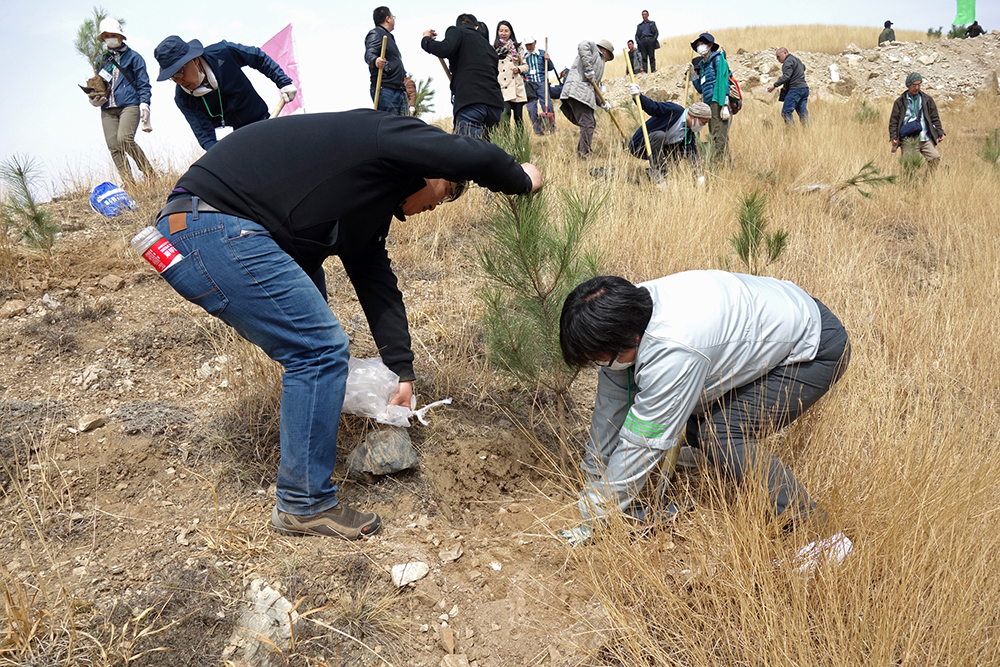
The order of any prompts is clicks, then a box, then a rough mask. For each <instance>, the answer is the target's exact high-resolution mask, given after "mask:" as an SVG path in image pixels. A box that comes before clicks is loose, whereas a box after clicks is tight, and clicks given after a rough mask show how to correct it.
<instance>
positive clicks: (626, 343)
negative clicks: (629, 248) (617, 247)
mask: <svg viewBox="0 0 1000 667" xmlns="http://www.w3.org/2000/svg"><path fill="white" fill-rule="evenodd" d="M652 316H653V297H652V296H650V294H649V291H648V290H646V289H644V288H642V287H636V286H635V285H633V284H632V283H630V282H629V281H627V280H625V279H624V278H620V277H618V276H597V277H596V278H591V279H590V280H588V281H586V282H583V283H580V284H579V285H577V286H576V288H575V289H574V290H573V291H572V292H570V295H569V296H568V297H566V301H565V303H563V309H562V315H561V316H560V318H559V346H560V347H561V348H562V355H563V359H564V360H565V361H566V363H567V364H569V365H570V366H582V365H584V364H586V363H587V362H588V361H591V360H593V359H594V358H595V357H600V356H608V357H610V358H612V359H614V358H615V357H617V356H618V355H619V354H621V353H622V352H624V351H625V350H628V349H631V348H633V347H635V346H636V345H638V342H639V339H640V338H642V334H643V332H644V331H645V330H646V326H647V325H649V318H651V317H652Z"/></svg>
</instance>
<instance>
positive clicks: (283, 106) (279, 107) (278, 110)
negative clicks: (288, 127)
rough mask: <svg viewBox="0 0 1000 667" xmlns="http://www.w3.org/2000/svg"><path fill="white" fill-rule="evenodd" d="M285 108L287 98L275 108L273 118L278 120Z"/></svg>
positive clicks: (272, 113)
mask: <svg viewBox="0 0 1000 667" xmlns="http://www.w3.org/2000/svg"><path fill="white" fill-rule="evenodd" d="M284 108H285V98H284V97H282V98H281V101H280V102H278V106H276V107H274V111H272V112H271V118H277V117H278V114H279V113H281V110H282V109H284Z"/></svg>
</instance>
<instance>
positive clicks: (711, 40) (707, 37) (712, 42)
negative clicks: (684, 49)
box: [691, 32, 719, 51]
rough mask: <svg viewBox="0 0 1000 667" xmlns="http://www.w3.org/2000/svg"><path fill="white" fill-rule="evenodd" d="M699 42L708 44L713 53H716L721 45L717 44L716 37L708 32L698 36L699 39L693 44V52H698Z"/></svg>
mask: <svg viewBox="0 0 1000 667" xmlns="http://www.w3.org/2000/svg"><path fill="white" fill-rule="evenodd" d="M698 42H705V43H706V44H708V46H709V48H710V49H712V50H713V51H715V50H716V49H717V48H718V47H719V45H718V44H716V43H715V37H712V35H711V34H709V33H707V32H703V33H701V34H700V35H698V38H697V39H696V40H694V41H693V42H691V49H692V50H693V51H697V50H698V48H697V47H698Z"/></svg>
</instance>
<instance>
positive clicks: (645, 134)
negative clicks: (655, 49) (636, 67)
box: [622, 49, 653, 157]
mask: <svg viewBox="0 0 1000 667" xmlns="http://www.w3.org/2000/svg"><path fill="white" fill-rule="evenodd" d="M622 51H624V52H625V66H626V67H628V76H629V79H631V81H632V83H633V84H634V83H635V72H634V71H632V59H631V58H629V57H628V49H622ZM632 99H633V100H635V104H636V106H638V107H639V126H640V127H641V128H642V138H643V139H645V140H646V155H648V156H649V157H653V147H652V146H650V145H649V130H648V129H647V128H646V119H645V118H643V117H642V103H641V102H639V96H638V95H633V96H632Z"/></svg>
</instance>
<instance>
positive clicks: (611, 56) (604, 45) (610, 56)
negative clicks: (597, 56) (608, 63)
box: [597, 39, 615, 60]
mask: <svg viewBox="0 0 1000 667" xmlns="http://www.w3.org/2000/svg"><path fill="white" fill-rule="evenodd" d="M597 45H598V46H599V47H601V48H602V49H607V50H608V60H614V59H615V47H613V46H611V42H609V41H608V40H606V39H602V40H601V41H599V42H598V43H597Z"/></svg>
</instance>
